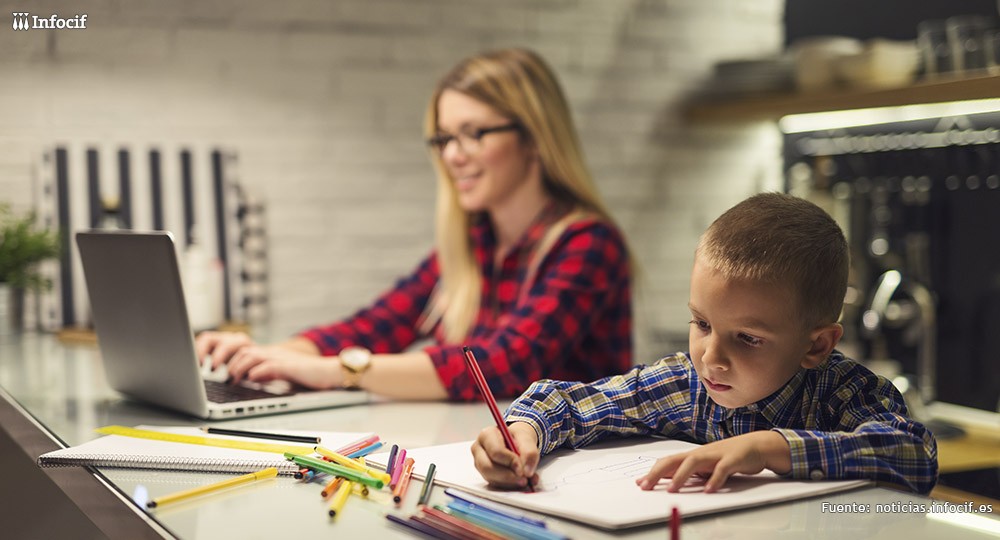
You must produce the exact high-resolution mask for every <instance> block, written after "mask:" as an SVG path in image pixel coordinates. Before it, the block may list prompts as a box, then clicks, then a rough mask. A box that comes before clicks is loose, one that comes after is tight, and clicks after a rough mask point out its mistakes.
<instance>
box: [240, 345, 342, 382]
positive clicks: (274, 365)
mask: <svg viewBox="0 0 1000 540" xmlns="http://www.w3.org/2000/svg"><path fill="white" fill-rule="evenodd" d="M229 378H230V381H231V382H232V383H233V384H236V383H238V382H240V381H242V380H243V379H246V380H248V381H254V382H267V381H273V380H284V381H289V382H293V383H295V384H299V385H301V386H305V387H308V388H315V389H329V388H339V387H340V386H341V384H342V381H341V373H340V362H339V361H338V360H337V359H336V358H331V357H323V356H319V355H316V354H311V353H304V352H301V351H296V350H293V349H289V348H287V347H284V346H282V345H270V346H257V345H250V346H245V347H243V348H241V349H239V351H237V352H236V354H234V355H233V356H232V358H231V359H230V360H229Z"/></svg>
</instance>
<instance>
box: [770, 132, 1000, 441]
mask: <svg viewBox="0 0 1000 540" xmlns="http://www.w3.org/2000/svg"><path fill="white" fill-rule="evenodd" d="M998 128H1000V113H986V114H976V115H968V116H961V117H947V118H932V119H925V120H916V121H908V122H897V123H891V124H879V125H874V126H858V127H850V128H841V129H832V130H824V131H812V132H805V133H793V134H786V135H785V145H784V147H785V156H784V157H785V171H786V182H787V188H788V190H789V191H790V192H792V193H795V194H797V195H802V196H805V197H808V198H810V199H812V200H816V201H817V202H820V203H821V204H822V205H825V206H826V207H827V208H828V210H830V211H831V213H833V214H834V217H836V218H837V219H838V221H839V222H840V223H841V225H842V226H843V227H844V228H845V230H846V232H847V235H848V239H849V242H850V245H851V257H852V270H851V289H850V294H849V295H848V298H847V299H846V304H845V311H844V320H843V322H844V325H845V340H846V342H848V343H853V344H855V345H856V350H857V351H858V356H859V360H862V361H868V360H877V359H886V358H888V359H892V360H893V361H894V363H895V364H896V365H898V366H899V370H900V371H901V374H902V375H903V376H904V377H903V378H899V379H897V381H901V382H902V384H901V385H900V384H897V386H904V387H905V386H906V384H907V382H910V383H913V384H915V386H916V388H917V389H918V392H919V393H918V394H914V393H912V391H911V392H908V393H907V401H908V404H909V405H910V407H911V408H913V409H917V410H914V411H913V413H914V415H915V416H919V414H918V413H919V410H918V409H919V407H920V405H921V404H922V403H926V402H930V401H939V402H944V403H950V404H957V405H962V406H965V407H971V408H975V409H980V410H984V411H989V412H998V411H1000V129H998ZM901 389H902V390H905V388H901ZM916 395H919V397H920V398H922V399H919V400H916V399H914V396H916ZM932 430H933V431H935V434H936V435H937V436H938V438H943V437H947V436H948V435H950V434H952V433H953V431H952V430H950V429H949V428H948V426H947V425H944V424H940V423H939V424H937V425H934V426H933V427H932Z"/></svg>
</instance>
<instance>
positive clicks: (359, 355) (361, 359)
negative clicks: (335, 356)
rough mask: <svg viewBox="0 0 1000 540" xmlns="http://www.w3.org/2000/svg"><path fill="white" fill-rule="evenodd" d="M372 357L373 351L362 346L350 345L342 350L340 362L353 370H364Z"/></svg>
mask: <svg viewBox="0 0 1000 540" xmlns="http://www.w3.org/2000/svg"><path fill="white" fill-rule="evenodd" d="M371 358H372V353H371V352H369V351H367V350H365V349H362V348H360V347H348V348H346V349H344V350H342V351H340V363H341V364H343V365H344V367H346V368H347V369H349V370H351V371H363V370H364V369H365V368H366V367H368V363H369V362H370V361H371Z"/></svg>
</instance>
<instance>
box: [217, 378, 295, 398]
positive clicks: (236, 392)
mask: <svg viewBox="0 0 1000 540" xmlns="http://www.w3.org/2000/svg"><path fill="white" fill-rule="evenodd" d="M204 382H205V392H206V393H207V394H208V400H209V401H211V402H213V403H232V402H234V401H248V400H251V399H261V398H273V397H278V394H274V393H271V392H266V391H264V390H258V389H256V388H250V387H248V386H239V385H232V384H226V383H224V382H219V381H210V380H206V381H204Z"/></svg>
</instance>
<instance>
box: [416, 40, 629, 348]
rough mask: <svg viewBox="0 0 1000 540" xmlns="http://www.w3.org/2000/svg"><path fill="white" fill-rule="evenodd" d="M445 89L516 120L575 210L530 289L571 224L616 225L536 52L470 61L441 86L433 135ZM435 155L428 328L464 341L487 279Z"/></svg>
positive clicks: (553, 190)
mask: <svg viewBox="0 0 1000 540" xmlns="http://www.w3.org/2000/svg"><path fill="white" fill-rule="evenodd" d="M445 90H454V91H456V92H460V93H462V94H465V95H467V96H469V97H471V98H473V99H475V100H477V101H480V102H482V103H484V104H486V105H489V106H490V107H493V108H494V109H495V110H496V111H497V112H499V113H500V114H502V115H503V116H506V117H508V118H510V119H511V121H513V122H516V123H517V125H518V126H520V132H521V136H522V137H525V139H526V142H528V143H529V144H534V146H535V148H536V150H537V153H538V159H539V162H540V164H541V170H542V182H543V185H544V187H545V190H546V192H547V193H548V194H549V196H551V197H552V198H553V199H555V200H556V201H559V202H561V203H563V204H567V203H568V205H569V206H570V208H571V209H572V210H571V211H570V212H569V214H568V215H567V216H566V217H564V218H562V219H561V220H559V222H557V223H556V224H555V225H553V226H552V227H550V228H549V230H548V231H547V232H546V234H545V235H544V236H543V238H542V240H541V241H540V242H539V244H538V246H537V247H536V249H535V251H534V254H533V255H532V268H530V269H529V272H528V279H527V280H526V281H525V283H524V284H522V287H530V286H531V285H530V282H531V280H532V279H533V274H534V270H535V269H537V265H538V264H540V262H541V260H542V258H544V255H545V253H546V252H547V251H548V250H549V249H550V248H551V247H552V245H553V244H554V243H555V241H556V240H557V239H558V237H559V236H560V235H561V234H562V232H563V231H565V230H566V227H568V226H569V225H570V224H571V223H573V222H574V221H577V220H579V219H583V218H586V217H595V218H597V219H600V220H604V221H606V222H609V223H613V220H612V219H611V215H610V213H609V212H608V211H607V208H606V207H605V206H604V203H603V202H601V199H600V197H599V196H598V194H597V189H596V188H595V186H594V183H593V180H592V179H591V176H590V172H589V171H588V170H587V166H586V164H585V163H584V161H583V153H582V151H581V148H580V141H579V139H578V137H577V135H576V129H575V127H574V126H573V119H572V117H571V116H570V112H569V106H568V105H567V103H566V98H565V96H564V95H563V92H562V89H561V88H560V86H559V82H558V81H557V80H556V77H555V74H554V73H553V72H552V70H551V69H550V68H549V66H548V65H546V63H545V61H543V60H542V59H541V58H540V57H539V56H538V55H537V54H535V53H534V52H532V51H529V50H525V49H502V50H497V51H490V52H486V53H482V54H477V55H474V56H470V57H468V58H466V59H465V60H462V61H461V62H459V63H458V65H456V66H455V67H454V68H452V70H451V71H449V72H448V73H447V74H446V75H445V76H444V77H443V78H442V79H441V80H440V81H439V82H438V84H437V87H436V88H435V89H434V94H433V95H432V96H431V100H430V103H429V104H428V107H427V115H426V119H425V122H424V135H425V136H426V137H428V138H430V137H433V136H435V135H436V134H437V133H438V101H439V100H440V98H441V94H442V93H443V92H444V91H445ZM431 156H432V157H431V159H432V160H433V162H434V167H435V169H436V170H437V177H438V190H437V211H436V222H435V226H436V243H437V257H438V265H439V267H440V269H441V280H440V282H439V283H438V286H437V288H436V289H435V291H434V295H433V296H432V298H431V301H430V302H429V304H428V308H427V310H425V312H424V318H423V324H422V325H421V330H422V331H424V332H425V333H426V332H429V331H430V330H431V329H432V328H433V327H434V325H435V324H437V322H438V321H440V322H441V323H442V324H443V329H444V336H445V339H446V340H447V341H449V342H459V341H461V340H462V339H464V338H465V337H466V336H467V335H468V333H469V331H470V330H471V329H472V326H473V324H474V323H475V319H476V316H477V315H478V313H479V299H480V294H481V290H480V289H481V287H482V275H481V274H480V270H479V266H478V265H477V264H476V260H475V255H474V253H473V250H472V246H471V245H470V242H469V237H470V226H471V223H472V220H471V216H470V215H469V213H467V212H466V211H465V210H463V209H462V207H461V206H460V205H459V203H458V193H457V191H456V190H455V186H454V182H453V181H452V178H451V177H450V176H449V175H448V169H447V167H445V166H444V163H443V161H442V159H441V156H440V155H438V154H437V153H436V152H431ZM522 297H523V295H522Z"/></svg>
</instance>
